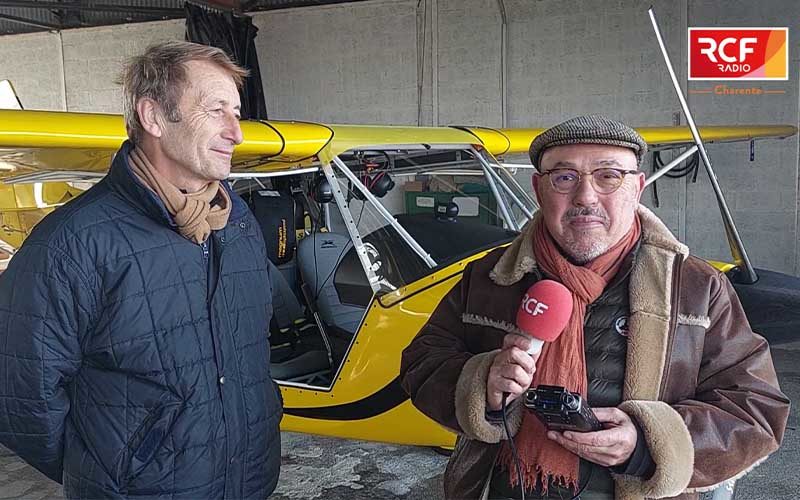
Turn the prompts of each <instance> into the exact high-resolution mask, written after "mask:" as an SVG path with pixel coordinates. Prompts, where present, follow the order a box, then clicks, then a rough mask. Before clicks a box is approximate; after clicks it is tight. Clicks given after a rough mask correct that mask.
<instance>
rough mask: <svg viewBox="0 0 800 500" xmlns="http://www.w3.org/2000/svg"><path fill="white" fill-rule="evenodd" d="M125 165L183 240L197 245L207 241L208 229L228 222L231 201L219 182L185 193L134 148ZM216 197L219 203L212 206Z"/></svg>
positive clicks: (209, 230)
mask: <svg viewBox="0 0 800 500" xmlns="http://www.w3.org/2000/svg"><path fill="white" fill-rule="evenodd" d="M129 163H130V166H131V170H133V173H134V174H135V175H136V177H138V178H139V180H140V181H142V183H143V184H144V185H145V186H147V187H148V188H150V190H151V191H153V192H154V193H155V194H156V195H157V196H158V197H159V198H160V199H161V201H162V202H163V203H164V206H165V207H166V208H167V211H168V212H169V214H170V215H172V217H173V218H174V219H175V224H177V226H178V232H180V234H181V236H183V237H184V238H186V239H188V240H190V241H194V242H195V243H197V244H198V245H199V244H200V243H203V242H204V241H206V239H208V236H209V235H210V234H211V231H212V230H218V229H222V228H223V227H225V224H227V223H228V216H229V215H230V213H231V198H230V196H229V195H228V192H227V191H226V190H225V188H224V187H223V186H222V185H221V184H220V182H219V181H213V182H209V183H208V185H207V186H206V187H205V188H203V189H201V190H200V191H198V192H196V193H189V194H186V193H183V192H181V190H180V189H178V188H177V187H175V185H174V184H172V183H171V182H169V181H168V180H167V179H165V178H164V176H162V175H161V174H160V173H159V172H158V170H156V169H155V167H153V164H152V163H150V160H148V159H147V156H146V155H145V154H144V151H142V150H141V149H139V148H138V147H137V148H134V149H133V150H132V151H131V154H130V162H129ZM217 195H219V199H220V204H219V205H213V206H212V205H211V202H212V201H213V200H214V199H215V198H217Z"/></svg>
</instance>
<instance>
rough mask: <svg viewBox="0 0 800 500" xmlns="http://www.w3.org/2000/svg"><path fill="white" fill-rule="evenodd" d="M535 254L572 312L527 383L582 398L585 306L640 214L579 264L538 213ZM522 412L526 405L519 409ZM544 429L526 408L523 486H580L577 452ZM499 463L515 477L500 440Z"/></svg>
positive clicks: (622, 252)
mask: <svg viewBox="0 0 800 500" xmlns="http://www.w3.org/2000/svg"><path fill="white" fill-rule="evenodd" d="M533 224H534V230H533V253H534V256H535V257H536V263H537V264H538V266H539V268H540V269H541V270H542V271H544V272H545V273H546V274H548V275H550V276H552V277H554V278H555V279H557V280H558V281H561V283H563V284H564V286H566V287H567V288H568V289H569V290H570V291H571V292H572V304H573V308H572V316H570V318H569V323H567V327H566V328H565V329H564V331H563V333H562V334H561V336H560V337H558V339H556V340H555V341H554V342H545V343H544V347H543V348H542V354H541V356H540V357H539V360H538V362H537V364H536V372H535V373H534V375H533V382H532V383H531V387H536V386H538V385H543V384H544V385H558V386H562V387H566V388H567V389H569V390H570V391H573V392H578V393H580V394H581V396H583V397H584V398H585V397H586V391H587V384H588V382H587V378H586V355H585V352H584V346H583V322H584V317H585V316H586V306H587V305H588V304H591V303H592V302H594V301H595V300H597V298H598V297H600V295H601V294H602V293H603V290H605V288H606V286H607V285H608V283H609V282H610V281H611V280H612V279H613V278H614V276H615V275H616V274H617V272H618V271H619V269H620V267H621V266H622V262H623V261H624V259H625V256H627V255H628V254H629V253H630V251H631V250H632V249H633V248H634V246H635V245H636V242H637V241H638V240H639V235H640V234H641V226H640V223H639V217H638V215H637V216H636V217H635V218H634V222H633V225H632V226H631V229H630V231H628V234H626V235H625V236H624V237H623V238H622V239H621V240H620V241H619V242H617V244H615V245H614V246H613V247H611V248H610V249H608V251H607V252H606V253H604V254H603V255H601V256H599V257H597V258H596V259H594V260H593V261H591V262H589V263H587V264H584V265H582V266H579V265H575V264H572V263H570V262H569V261H568V260H567V259H566V257H564V255H563V254H562V253H561V251H560V249H559V248H558V245H557V244H556V242H555V240H553V237H552V236H551V235H550V232H549V231H548V230H547V226H546V225H545V224H544V221H542V218H541V217H537V218H536V219H535V220H534V221H533ZM523 411H524V410H523ZM546 432H547V429H546V428H545V427H544V425H543V424H542V423H541V422H540V421H539V419H538V418H536V416H535V415H533V414H532V413H531V412H528V411H524V416H523V419H522V425H521V427H520V429H519V432H518V433H517V435H516V436H514V444H515V445H516V448H517V450H518V453H519V459H520V462H521V464H520V465H521V468H522V474H523V476H524V477H525V484H526V485H527V488H535V487H536V485H537V483H538V484H540V485H541V489H542V492H543V493H545V494H546V493H547V489H548V487H549V485H550V481H551V480H554V481H555V483H556V484H559V485H562V486H565V487H568V488H569V487H571V488H572V489H573V490H574V491H577V489H578V468H579V463H580V462H579V459H578V456H577V455H575V454H573V453H572V452H570V451H567V450H566V449H564V448H563V447H561V445H559V444H558V443H556V442H555V441H551V440H550V439H548V438H547V436H546V435H545V433H546ZM499 460H500V461H499V463H500V464H502V465H503V466H505V467H506V468H507V469H508V470H509V474H510V476H511V485H512V486H513V485H516V484H517V483H518V482H519V478H518V477H517V471H516V467H515V466H514V459H513V456H512V454H511V448H510V447H509V446H508V443H504V444H503V448H502V450H501V452H500V458H499Z"/></svg>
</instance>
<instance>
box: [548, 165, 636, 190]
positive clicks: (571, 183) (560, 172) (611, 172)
mask: <svg viewBox="0 0 800 500" xmlns="http://www.w3.org/2000/svg"><path fill="white" fill-rule="evenodd" d="M637 173H639V171H638V170H622V169H620V168H598V169H597V170H592V171H591V172H586V173H583V172H578V171H577V170H573V169H571V168H554V169H553V170H548V171H547V172H542V174H541V175H548V176H550V184H551V185H552V186H553V189H555V190H556V192H558V193H561V194H569V193H572V192H573V191H575V190H576V189H577V188H578V184H580V183H581V178H583V176H584V175H588V176H590V177H591V179H592V187H594V190H595V191H597V192H598V193H600V194H611V193H613V192H614V191H616V190H617V189H619V187H620V186H621V185H622V182H623V181H624V180H625V176H626V175H627V174H637Z"/></svg>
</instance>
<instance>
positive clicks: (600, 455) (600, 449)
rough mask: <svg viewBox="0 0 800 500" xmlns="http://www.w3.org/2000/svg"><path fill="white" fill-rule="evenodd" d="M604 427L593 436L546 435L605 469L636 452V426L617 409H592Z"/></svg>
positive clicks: (569, 433)
mask: <svg viewBox="0 0 800 500" xmlns="http://www.w3.org/2000/svg"><path fill="white" fill-rule="evenodd" d="M593 410H594V414H595V416H596V417H597V420H599V421H600V423H601V424H603V427H605V428H604V429H603V430H601V431H595V432H572V431H564V432H555V431H548V432H547V437H548V438H550V439H552V440H553V441H555V442H557V443H558V444H560V445H561V446H563V447H564V448H566V449H568V450H569V451H571V452H572V453H574V454H576V455H578V456H579V457H581V458H584V459H586V460H588V461H590V462H594V463H596V464H599V465H603V466H605V467H613V466H615V465H619V464H622V463H625V462H626V461H627V460H628V459H629V458H630V456H631V454H632V453H633V450H634V449H635V448H636V439H637V434H636V426H634V425H633V421H632V420H631V417H629V416H628V414H627V413H625V412H624V411H622V410H620V409H619V408H593Z"/></svg>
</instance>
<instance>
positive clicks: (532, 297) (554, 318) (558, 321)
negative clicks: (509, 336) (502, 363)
mask: <svg viewBox="0 0 800 500" xmlns="http://www.w3.org/2000/svg"><path fill="white" fill-rule="evenodd" d="M571 315H572V293H571V292H570V291H569V289H567V287H565V286H564V285H562V284H561V283H559V282H557V281H553V280H541V281H537V282H536V283H534V284H533V286H531V287H530V288H529V289H528V291H527V292H525V295H524V296H523V298H522V303H521V304H520V305H519V310H517V326H518V327H519V328H520V329H521V330H522V331H523V332H525V333H527V334H528V335H530V336H531V337H533V338H535V339H539V340H542V341H544V342H552V341H553V340H555V339H556V338H558V336H559V335H561V332H562V331H563V330H564V327H566V326H567V323H568V322H569V317H570V316H571Z"/></svg>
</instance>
